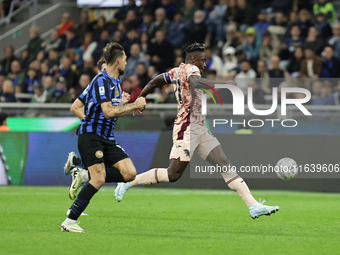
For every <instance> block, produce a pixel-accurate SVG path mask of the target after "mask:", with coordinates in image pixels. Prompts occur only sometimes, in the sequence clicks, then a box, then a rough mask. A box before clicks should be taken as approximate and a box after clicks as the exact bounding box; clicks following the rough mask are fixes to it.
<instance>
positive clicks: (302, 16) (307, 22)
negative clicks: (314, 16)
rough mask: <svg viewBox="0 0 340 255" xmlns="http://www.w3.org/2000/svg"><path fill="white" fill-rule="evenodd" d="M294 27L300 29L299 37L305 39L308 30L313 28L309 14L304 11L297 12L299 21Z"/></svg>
mask: <svg viewBox="0 0 340 255" xmlns="http://www.w3.org/2000/svg"><path fill="white" fill-rule="evenodd" d="M296 25H298V26H299V27H300V31H301V34H300V36H301V37H303V38H306V37H307V35H308V31H309V28H310V27H312V26H313V23H312V21H311V14H310V12H309V11H307V10H305V9H303V10H301V11H300V12H299V20H298V21H297V22H296Z"/></svg>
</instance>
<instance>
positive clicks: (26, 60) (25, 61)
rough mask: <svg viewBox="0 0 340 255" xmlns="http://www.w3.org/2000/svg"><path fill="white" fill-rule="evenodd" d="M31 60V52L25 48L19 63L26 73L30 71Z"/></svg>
mask: <svg viewBox="0 0 340 255" xmlns="http://www.w3.org/2000/svg"><path fill="white" fill-rule="evenodd" d="M30 62H31V58H30V53H29V51H28V50H27V49H25V50H23V51H22V52H21V56H20V58H19V63H20V66H21V68H22V70H23V72H24V73H26V72H27V71H28V67H29V65H30Z"/></svg>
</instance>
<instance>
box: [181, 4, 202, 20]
mask: <svg viewBox="0 0 340 255" xmlns="http://www.w3.org/2000/svg"><path fill="white" fill-rule="evenodd" d="M198 9H199V8H198V6H197V5H196V3H195V0H185V2H184V6H183V7H182V9H181V12H182V13H183V19H184V20H186V21H192V20H193V18H194V13H195V12H196V11H197V10H198Z"/></svg>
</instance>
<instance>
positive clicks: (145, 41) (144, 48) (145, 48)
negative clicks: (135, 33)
mask: <svg viewBox="0 0 340 255" xmlns="http://www.w3.org/2000/svg"><path fill="white" fill-rule="evenodd" d="M139 45H140V47H141V52H142V53H143V54H144V56H145V57H146V58H147V55H149V49H150V45H151V43H150V41H149V36H148V34H147V33H146V32H144V33H142V34H141V35H140V44H139Z"/></svg>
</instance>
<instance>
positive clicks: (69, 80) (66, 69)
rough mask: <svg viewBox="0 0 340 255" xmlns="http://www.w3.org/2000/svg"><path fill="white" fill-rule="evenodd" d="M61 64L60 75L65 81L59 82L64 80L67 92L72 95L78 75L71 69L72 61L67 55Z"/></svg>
mask: <svg viewBox="0 0 340 255" xmlns="http://www.w3.org/2000/svg"><path fill="white" fill-rule="evenodd" d="M60 62H61V69H60V70H59V73H60V76H61V77H63V78H64V79H59V82H60V80H62V81H63V82H64V83H65V84H66V88H67V90H69V92H70V93H73V92H74V88H75V86H76V84H77V83H76V81H77V75H76V74H75V72H74V71H73V70H72V69H71V60H70V58H69V57H68V56H67V55H64V56H63V57H62V59H61V61H60Z"/></svg>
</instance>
